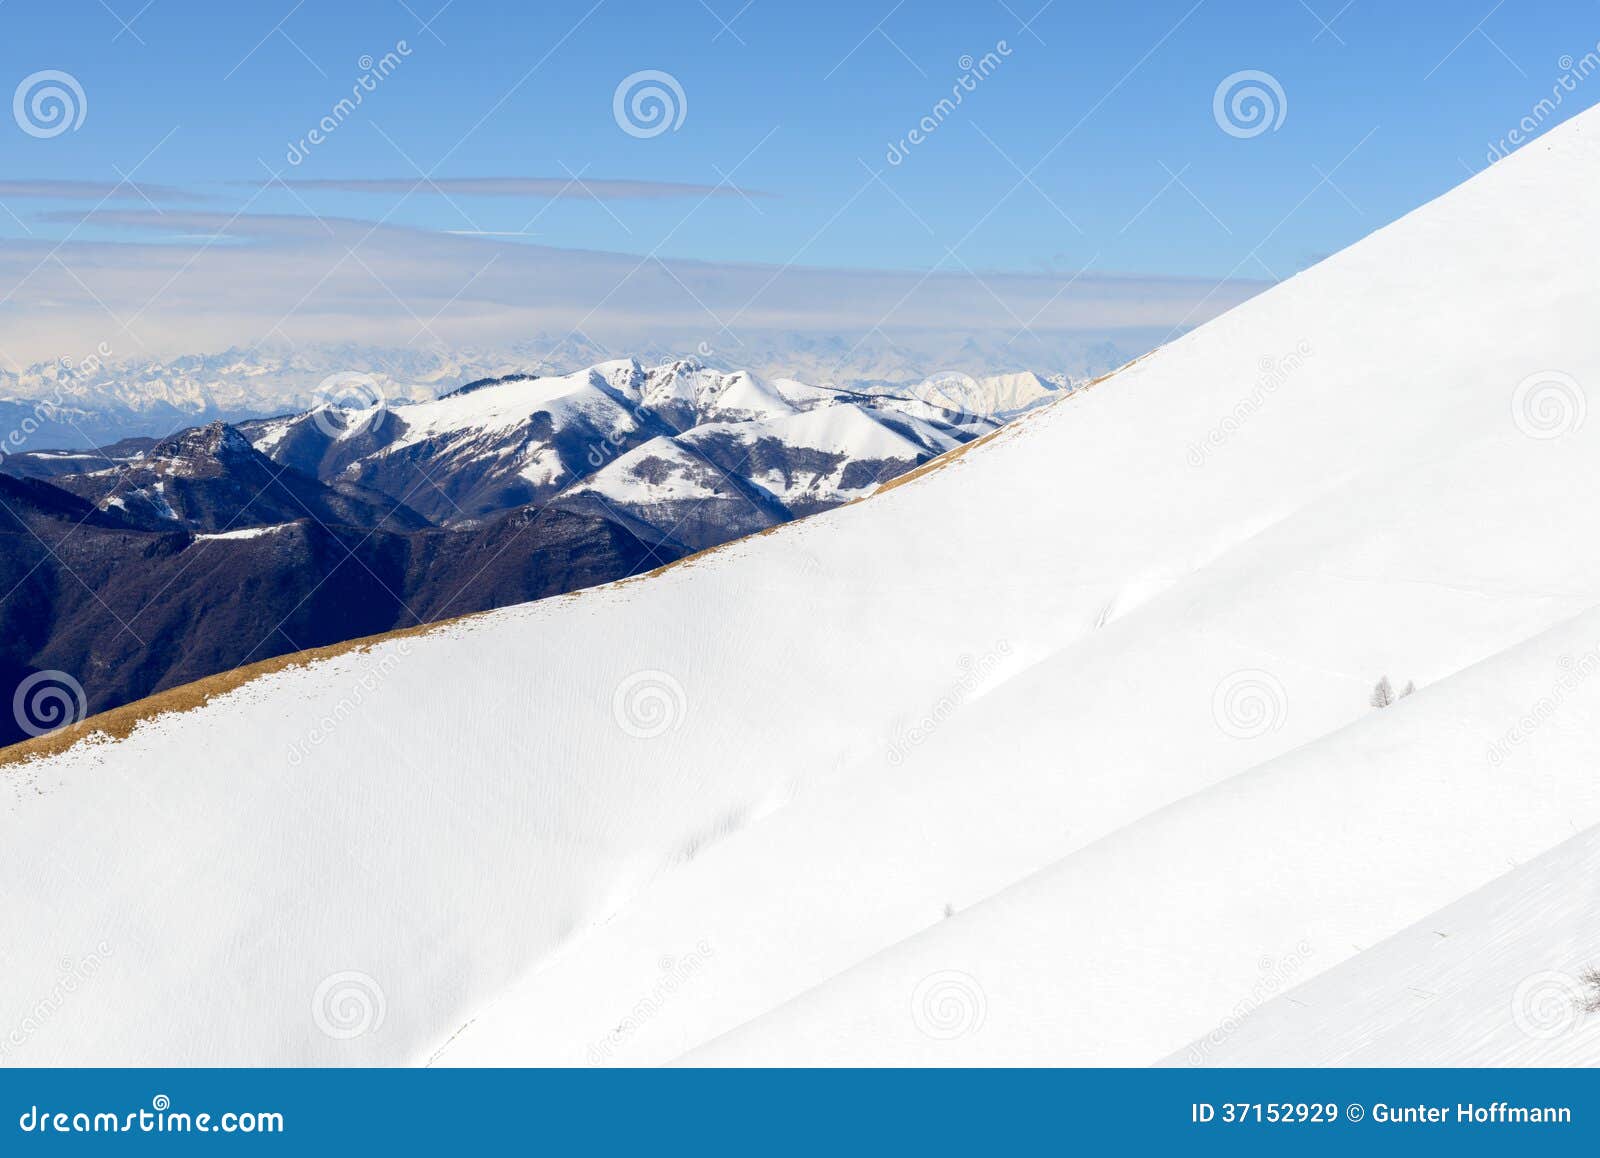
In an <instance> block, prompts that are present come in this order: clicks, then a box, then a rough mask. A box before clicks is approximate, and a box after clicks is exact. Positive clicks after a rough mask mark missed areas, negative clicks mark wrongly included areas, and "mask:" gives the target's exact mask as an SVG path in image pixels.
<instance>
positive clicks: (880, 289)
mask: <svg viewBox="0 0 1600 1158" xmlns="http://www.w3.org/2000/svg"><path fill="white" fill-rule="evenodd" d="M43 216H45V217H47V218H48V219H50V220H56V221H63V222H70V223H72V224H74V225H77V224H78V223H80V222H82V223H83V225H84V227H85V229H89V228H93V229H96V230H100V229H106V228H109V229H121V230H127V231H141V232H142V233H144V235H145V236H147V237H148V238H149V240H135V239H128V240H117V241H105V240H96V239H94V238H93V237H91V236H87V235H86V234H85V232H83V231H79V232H78V233H77V236H75V237H73V238H72V239H71V240H69V241H66V242H64V243H61V244H59V245H57V246H56V247H55V248H53V249H52V250H51V252H50V253H49V255H48V259H47V260H42V259H41V247H42V246H43V245H44V244H46V243H42V242H39V241H27V242H0V285H4V286H5V287H7V292H6V293H5V294H4V296H3V298H0V351H4V352H5V353H6V354H7V355H8V356H9V357H10V358H12V359H13V360H15V361H19V362H31V361H38V360H46V359H49V358H53V357H58V356H61V355H63V354H70V353H72V352H73V351H77V350H80V348H84V347H87V348H93V347H94V346H95V345H96V344H97V343H98V342H100V341H105V342H106V343H108V344H109V345H110V346H111V348H113V349H114V350H117V351H119V352H121V353H124V354H130V355H131V354H139V355H161V356H166V355H172V354H180V353H194V352H204V351H209V350H220V349H225V348H228V347H230V346H241V347H251V346H254V345H255V344H257V343H259V342H262V341H266V340H272V341H279V340H287V341H289V342H291V343H294V344H296V345H298V344H300V343H310V344H317V343H345V342H360V343H371V344H374V345H397V346H404V345H406V344H408V343H414V342H417V341H419V340H421V341H426V342H428V343H430V344H432V343H436V342H443V343H446V344H449V345H452V346H457V345H459V346H478V347H491V346H496V345H499V344H502V343H508V342H516V341H525V340H527V339H528V338H529V337H530V336H532V335H536V334H556V335H560V334H567V333H573V334H581V335H583V336H585V337H587V338H588V339H592V340H593V341H595V342H599V343H601V344H604V345H606V346H607V347H608V348H613V349H619V350H630V349H639V348H642V347H643V346H644V345H645V344H649V345H651V346H664V347H667V348H671V349H676V350H681V351H692V350H695V349H699V348H702V347H709V348H713V349H716V350H718V351H721V352H722V354H723V356H724V357H726V358H727V359H729V360H730V361H738V360H739V358H740V356H741V355H740V352H741V350H743V349H747V348H749V347H752V346H754V345H755V344H756V343H757V342H758V341H767V340H768V339H769V338H770V336H772V335H782V336H783V344H785V345H786V346H787V347H788V348H794V349H805V350H809V351H811V352H812V354H813V355H814V356H815V358H816V359H818V360H820V361H821V362H822V364H823V365H824V366H827V365H832V364H833V363H834V360H835V359H836V358H837V360H838V362H839V364H841V365H843V364H845V363H846V362H848V361H851V360H854V361H856V362H859V361H860V360H861V357H860V354H861V351H862V350H867V349H870V348H872V345H873V343H877V342H889V343H892V344H895V345H905V346H918V347H923V346H928V347H929V348H937V349H940V350H943V349H946V348H947V347H950V346H951V345H952V344H953V343H958V342H959V341H961V340H964V339H965V338H966V337H968V336H970V337H971V339H972V341H973V342H974V343H977V345H976V346H975V347H974V350H975V351H977V350H979V349H981V351H982V356H981V357H980V355H979V353H977V352H975V353H974V354H973V360H974V362H977V361H981V362H982V363H983V364H984V365H985V366H990V367H992V366H997V365H1006V366H1014V367H1022V366H1032V367H1043V368H1049V367H1051V366H1053V365H1060V364H1062V359H1063V356H1064V355H1063V354H1062V351H1070V350H1081V349H1082V347H1083V345H1084V343H1086V342H1094V341H1101V340H1110V341H1114V342H1115V343H1116V344H1117V345H1118V347H1119V348H1124V349H1127V350H1128V351H1130V352H1137V351H1138V350H1139V349H1144V348H1148V346H1149V345H1152V344H1155V343H1156V342H1159V341H1160V340H1162V337H1163V336H1164V335H1166V334H1167V333H1169V332H1170V331H1171V330H1172V329H1173V328H1174V327H1179V326H1183V327H1187V326H1193V325H1198V324H1199V323H1200V322H1203V321H1205V320H1207V319H1208V318H1210V317H1212V316H1215V315H1216V314H1218V313H1221V312H1222V311H1223V310H1225V309H1227V308H1229V307H1230V306H1232V305H1235V304H1237V303H1238V302H1240V301H1242V300H1244V299H1245V298H1248V297H1250V296H1252V295H1253V294H1255V293H1256V292H1258V291H1259V290H1260V289H1261V288H1262V287H1263V283H1260V282H1256V281H1247V280H1244V279H1228V280H1224V281H1222V282H1218V281H1216V280H1214V279H1205V278H1184V277H1163V276H1143V275H1138V276H1133V275H1126V274H1120V275H1119V274H1115V273H1111V272H1104V271H1100V270H1097V269H1089V270H1083V271H1077V272H1073V273H1061V274H1017V273H988V272H981V273H977V272H973V271H970V270H967V269H965V268H962V267H961V266H959V265H951V266H949V267H946V268H939V269H935V270H931V271H923V272H914V271H902V270H874V269H837V268H824V267H818V266H803V265H784V266H774V265H771V264H757V263H740V262H712V261H690V260H683V259H677V258H656V257H644V256H641V255H639V254H636V253H617V252H604V251H595V250H577V249H565V248H557V247H554V246H549V245H541V244H536V243H532V242H529V241H526V240H521V239H514V238H498V237H493V236H474V237H463V236H457V235H452V234H448V233H443V232H439V231H437V230H430V229H420V228H416V227H413V226H407V225H399V224H394V223H389V224H373V223H370V222H366V221H359V220H353V219H349V218H340V217H329V218H315V217H306V216H294V215H289V214H268V213H239V214H232V213H219V212H206V211H200V210H168V211H165V212H157V211H156V210H153V209H149V208H139V209H135V208H109V207H108V208H102V209H99V210H97V211H95V212H93V213H90V214H86V215H85V214H79V213H74V212H73V211H71V210H54V211H51V212H50V213H48V214H45V215H43ZM419 332H420V333H422V335H423V337H422V338H421V339H419V338H418V334H419ZM930 343H931V344H932V345H930ZM863 373H867V374H870V368H868V369H867V370H864V371H863Z"/></svg>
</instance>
